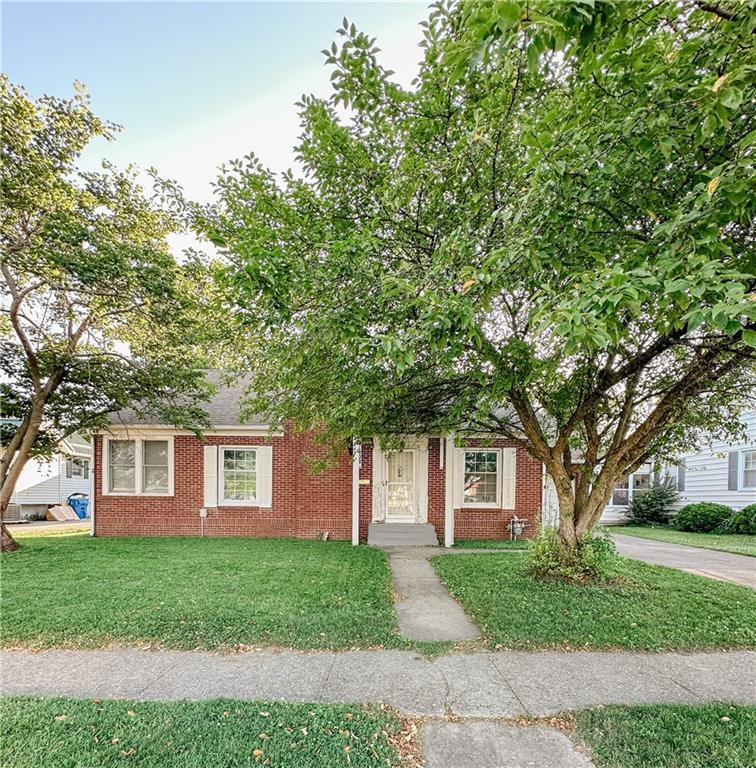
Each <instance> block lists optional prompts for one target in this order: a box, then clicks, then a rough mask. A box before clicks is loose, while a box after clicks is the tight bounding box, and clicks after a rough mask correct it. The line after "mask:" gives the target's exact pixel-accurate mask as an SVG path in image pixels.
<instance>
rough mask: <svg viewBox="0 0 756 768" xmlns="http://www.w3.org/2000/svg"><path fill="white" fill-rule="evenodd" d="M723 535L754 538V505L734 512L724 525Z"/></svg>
mask: <svg viewBox="0 0 756 768" xmlns="http://www.w3.org/2000/svg"><path fill="white" fill-rule="evenodd" d="M724 531H725V533H743V534H746V535H748V536H756V504H749V505H748V506H747V507H743V509H740V510H738V511H736V512H733V513H732V515H731V516H730V519H729V520H728V521H727V522H726V523H725V525H724Z"/></svg>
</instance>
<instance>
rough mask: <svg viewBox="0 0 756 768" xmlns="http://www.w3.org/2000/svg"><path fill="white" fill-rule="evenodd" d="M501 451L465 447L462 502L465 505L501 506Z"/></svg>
mask: <svg viewBox="0 0 756 768" xmlns="http://www.w3.org/2000/svg"><path fill="white" fill-rule="evenodd" d="M500 462H501V453H500V452H499V451H496V450H484V449H474V450H473V449H465V458H464V484H463V497H462V503H463V504H464V505H465V506H476V505H479V504H480V505H487V506H491V507H497V506H499V487H500V482H499V472H500Z"/></svg>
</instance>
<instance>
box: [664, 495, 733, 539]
mask: <svg viewBox="0 0 756 768" xmlns="http://www.w3.org/2000/svg"><path fill="white" fill-rule="evenodd" d="M732 515H733V510H732V508H731V507H728V506H725V505H724V504H714V503H713V502H711V501H699V502H698V503H697V504H688V505H687V506H685V507H683V508H682V509H681V510H680V511H679V512H678V513H677V517H676V518H675V522H674V527H675V528H676V529H677V530H678V531H690V532H691V533H721V532H722V528H723V527H724V526H725V524H726V523H727V521H728V520H729V519H730V518H731V517H732Z"/></svg>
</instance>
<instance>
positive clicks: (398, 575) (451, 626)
mask: <svg viewBox="0 0 756 768" xmlns="http://www.w3.org/2000/svg"><path fill="white" fill-rule="evenodd" d="M387 551H388V552H389V564H390V566H391V576H392V578H393V582H394V593H395V597H394V610H395V611H396V618H397V621H398V624H399V634H400V635H401V636H402V637H406V638H409V639H410V640H453V641H459V640H475V639H476V638H478V637H480V630H479V629H478V627H477V626H476V625H475V624H473V623H472V621H470V619H469V618H468V617H467V614H466V613H465V611H464V609H463V608H462V606H461V605H460V604H459V603H458V602H457V601H456V600H455V599H454V598H453V597H452V596H451V595H450V594H449V591H448V590H447V589H446V587H445V586H444V585H443V584H442V583H441V579H439V577H438V574H437V573H436V571H435V570H434V568H433V566H432V565H431V564H430V563H429V562H428V558H429V557H430V556H432V555H436V554H439V550H438V549H437V548H422V547H416V548H407V549H399V548H392V549H388V550H387Z"/></svg>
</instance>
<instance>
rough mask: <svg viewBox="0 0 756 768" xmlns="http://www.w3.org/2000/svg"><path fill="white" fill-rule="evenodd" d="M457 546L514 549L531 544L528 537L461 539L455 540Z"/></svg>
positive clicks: (523, 547) (524, 547)
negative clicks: (512, 539) (512, 538)
mask: <svg viewBox="0 0 756 768" xmlns="http://www.w3.org/2000/svg"><path fill="white" fill-rule="evenodd" d="M454 546H455V547H460V548H462V549H514V550H522V549H527V548H528V547H529V546H530V542H529V541H528V540H527V539H518V540H517V541H511V540H510V539H493V540H491V539H459V540H455V542H454Z"/></svg>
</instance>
